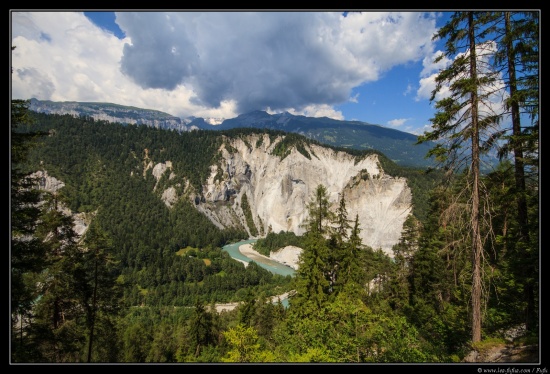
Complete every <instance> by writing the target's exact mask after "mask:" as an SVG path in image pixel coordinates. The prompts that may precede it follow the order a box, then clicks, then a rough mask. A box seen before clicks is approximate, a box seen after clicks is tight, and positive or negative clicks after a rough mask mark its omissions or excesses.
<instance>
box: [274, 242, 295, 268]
mask: <svg viewBox="0 0 550 374" xmlns="http://www.w3.org/2000/svg"><path fill="white" fill-rule="evenodd" d="M301 254H302V248H299V247H295V246H293V245H287V246H286V247H284V248H281V249H279V250H278V251H275V252H271V254H270V255H269V258H270V259H272V260H274V261H277V262H280V263H281V264H284V265H286V266H290V267H291V268H293V269H294V270H298V267H299V261H300V255H301Z"/></svg>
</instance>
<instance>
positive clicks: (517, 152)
mask: <svg viewBox="0 0 550 374" xmlns="http://www.w3.org/2000/svg"><path fill="white" fill-rule="evenodd" d="M504 25H505V30H506V35H511V34H512V29H511V24H510V12H504ZM506 51H507V61H508V79H509V81H510V97H511V98H512V101H511V103H510V109H511V112H512V135H513V141H512V148H513V151H514V177H515V182H516V196H517V208H518V213H517V219H518V225H519V233H520V240H521V241H522V242H523V243H525V244H527V243H529V221H528V215H527V201H526V199H525V169H524V164H523V147H522V141H521V120H520V113H519V103H518V101H517V99H516V98H515V97H516V94H517V79H516V65H515V53H514V51H513V45H512V38H508V39H507V40H506ZM526 271H528V267H524V274H525V273H526ZM526 276H527V274H526ZM524 295H525V299H526V300H527V307H526V310H525V325H526V328H527V329H528V330H529V329H531V324H532V321H533V320H534V318H535V317H534V287H533V286H532V285H531V284H530V283H526V284H525V287H524Z"/></svg>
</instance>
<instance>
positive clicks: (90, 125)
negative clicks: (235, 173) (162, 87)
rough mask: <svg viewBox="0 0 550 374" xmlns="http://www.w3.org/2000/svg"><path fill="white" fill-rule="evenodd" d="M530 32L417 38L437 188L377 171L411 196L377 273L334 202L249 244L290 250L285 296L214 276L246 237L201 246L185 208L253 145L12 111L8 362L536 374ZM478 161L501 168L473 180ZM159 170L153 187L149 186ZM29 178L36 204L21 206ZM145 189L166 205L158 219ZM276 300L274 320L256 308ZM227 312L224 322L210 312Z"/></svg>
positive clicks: (508, 20) (457, 19)
mask: <svg viewBox="0 0 550 374" xmlns="http://www.w3.org/2000/svg"><path fill="white" fill-rule="evenodd" d="M539 28H540V25H539V18H538V14H537V13H536V12H508V11H499V12H478V11H476V12H472V11H468V12H454V13H453V15H452V16H451V17H450V19H449V21H448V23H447V24H446V25H445V26H444V27H442V28H440V29H439V31H438V33H437V34H436V35H435V36H434V37H435V38H441V39H444V40H445V51H444V53H442V54H441V55H440V56H439V57H438V58H437V59H436V61H435V62H436V63H437V62H439V61H440V60H442V59H445V58H447V59H448V60H449V61H450V63H449V64H448V65H446V67H445V68H442V70H441V71H440V72H439V74H438V75H437V77H436V81H435V89H434V91H433V93H432V101H433V102H434V104H435V106H434V108H435V113H434V117H433V118H432V119H431V121H432V123H431V125H432V127H431V130H430V131H427V132H425V133H424V135H423V136H421V137H420V138H419V142H420V143H421V144H431V145H433V147H432V148H431V149H430V150H429V152H428V154H429V156H433V157H435V160H436V161H437V169H438V172H436V173H433V174H432V173H430V174H427V175H425V173H424V171H423V170H412V169H403V168H400V167H398V166H397V165H396V164H394V163H393V162H391V161H390V160H388V159H386V158H385V157H384V156H383V155H381V154H380V155H379V160H380V164H382V166H383V170H385V171H386V172H388V173H391V174H392V175H401V176H405V177H406V178H408V181H409V183H410V185H411V188H412V190H413V194H414V199H413V205H414V207H413V209H412V210H411V214H410V215H408V217H407V218H406V220H405V223H404V225H403V230H402V233H401V237H400V239H399V241H398V242H397V243H396V244H395V245H394V246H393V247H392V249H391V251H392V253H393V256H388V255H386V254H385V253H384V252H383V251H382V250H379V249H376V248H371V247H369V246H367V245H365V243H364V242H363V240H362V239H361V238H362V236H361V235H360V234H361V232H362V230H363V226H362V224H361V222H360V221H359V219H358V217H359V214H356V215H355V216H353V215H350V214H349V213H348V207H347V205H346V198H345V196H344V194H343V193H342V194H339V195H338V203H337V204H336V205H332V204H330V203H329V200H330V199H329V193H328V189H327V186H324V185H323V184H318V185H317V186H316V188H315V189H314V190H313V191H311V194H310V195H311V196H309V201H308V204H307V207H306V210H307V216H306V219H305V220H303V221H302V224H303V229H304V233H303V235H300V236H297V235H295V234H294V233H289V232H278V233H277V232H269V233H266V236H265V238H262V239H260V240H258V249H259V250H260V251H262V253H264V254H267V253H269V251H271V250H273V249H274V248H276V247H279V246H283V245H297V246H298V245H299V246H300V247H301V248H302V252H301V256H300V259H299V263H298V269H297V271H296V273H295V276H286V277H282V276H277V275H274V274H273V273H271V272H269V271H267V270H265V269H264V268H262V267H260V266H259V265H257V264H256V263H254V262H252V263H250V264H248V266H245V265H244V264H242V263H241V262H239V261H236V260H234V259H232V258H231V257H230V256H229V254H228V253H227V252H225V251H223V250H222V248H221V247H222V246H223V245H224V244H226V243H230V242H234V241H235V242H236V241H240V240H241V239H246V236H247V233H246V231H245V230H243V229H240V228H238V227H233V228H231V229H220V228H219V227H218V226H216V225H215V224H214V223H212V221H211V220H209V219H208V218H207V217H206V216H205V215H203V214H201V213H200V212H199V211H198V210H197V209H196V207H195V206H194V205H193V204H195V205H199V203H200V204H202V201H201V198H200V195H195V197H196V198H198V200H199V201H198V202H197V201H196V200H195V199H191V198H187V197H190V196H191V195H186V194H191V193H192V192H193V191H194V192H195V193H197V192H198V191H201V188H202V186H203V182H204V181H205V179H206V178H207V177H208V176H209V175H210V176H211V169H210V168H211V166H212V165H216V163H217V161H219V160H218V157H219V154H220V153H219V152H217V150H219V149H220V146H221V145H222V144H223V145H224V146H226V148H224V149H225V151H226V152H227V154H226V155H229V156H231V155H235V153H231V152H232V151H234V150H232V149H231V147H230V144H229V143H227V144H229V145H227V144H225V143H224V141H226V140H227V139H234V138H239V139H240V140H241V143H245V140H246V136H247V135H249V134H251V133H253V132H254V131H257V130H254V129H246V130H243V129H235V130H231V131H228V132H224V133H219V132H210V131H197V132H188V133H178V132H176V131H167V130H159V129H154V128H149V127H145V126H122V125H121V124H117V123H108V122H104V121H94V120H93V119H92V118H86V117H82V118H74V117H72V116H70V115H47V114H33V113H31V112H30V111H29V108H28V107H29V102H27V101H23V100H12V102H11V180H10V182H11V183H10V213H11V217H10V218H11V222H10V223H11V227H10V233H11V243H10V244H11V247H10V260H11V269H10V270H11V273H10V298H11V299H10V307H11V309H10V316H11V325H10V338H11V339H10V359H11V362H12V363H17V364H22V363H33V364H34V363H206V362H208V363H221V362H228V363H229V362H231V363H235V362H238V363H250V362H271V363H273V362H276V363H299V362H316V363H328V362H335V363H401V364H402V363H471V362H474V363H478V365H481V363H485V362H492V363H502V362H507V363H510V362H513V363H527V364H528V365H527V368H526V369H525V370H531V368H532V367H533V365H540V363H541V362H542V361H543V360H545V359H546V357H545V356H544V354H543V352H542V351H541V350H540V347H541V338H542V336H541V333H540V327H541V323H540V321H541V317H542V315H541V307H540V305H542V303H543V300H541V296H542V294H541V285H540V280H541V269H540V259H541V250H540V243H539V238H540V222H539V220H540V204H539V203H540V197H539V194H540V185H539V177H540V169H539V167H540V160H539V95H540V93H539V85H540V83H539V60H540V56H539V34H538V33H539ZM489 36H491V38H492V39H489ZM484 53H485V54H487V55H485V56H483V54H484ZM487 56H488V58H486V57H487ZM503 77H504V78H503ZM501 83H502V84H501ZM488 88H491V89H490V90H488ZM497 89H501V90H503V91H504V92H503V95H502V97H503V103H501V104H502V105H501V106H498V107H497V106H496V105H494V104H495V103H494V101H491V100H492V99H493V98H494V96H493V94H494V90H497ZM441 92H445V93H448V94H449V95H447V96H446V95H442V96H440V95H438V94H439V93H441ZM487 108H493V109H494V110H492V111H488V110H486V109H487ZM263 131H264V134H267V135H266V136H267V138H265V139H269V137H270V136H273V137H275V136H278V135H281V134H282V133H275V132H270V131H268V130H263ZM262 139H264V138H262ZM310 141H311V140H306V139H305V138H304V137H301V136H298V135H296V134H293V135H292V136H290V135H288V136H285V138H284V141H281V142H279V143H277V145H276V147H274V148H273V154H275V157H278V158H279V159H274V160H273V161H275V162H276V161H278V160H283V159H284V158H285V157H288V155H289V152H290V151H291V150H292V151H294V152H298V153H300V154H302V155H303V156H304V157H305V160H307V159H308V155H309V156H310V157H311V154H310V153H309V152H308V151H307V149H308V148H307V147H306V145H307V144H311V143H307V142H310ZM432 142H434V143H432ZM434 144H435V145H434ZM244 145H245V147H243V150H246V144H244ZM309 149H311V148H309ZM316 149H319V150H320V148H316ZM490 151H493V152H498V153H499V154H500V156H502V157H501V162H500V163H499V164H498V165H497V167H495V168H494V169H490V170H489V171H487V172H484V171H483V168H482V167H481V165H480V163H481V160H482V159H483V156H484V155H487V154H488V152H490ZM271 156H272V155H271ZM363 156H365V154H362V155H361V154H360V155H359V157H358V158H356V159H355V160H357V159H361V157H363ZM302 158H303V157H302ZM168 160H169V161H170V165H171V166H170V168H171V172H170V173H163V174H162V173H161V174H162V175H161V174H159V173H157V171H158V170H157V171H155V169H154V167H153V165H155V163H164V162H167V161H168ZM304 162H305V161H304ZM352 162H353V160H352ZM157 165H159V164H157ZM155 166H156V165H155ZM164 166H166V164H164ZM166 167H167V168H168V166H166ZM38 171H42V172H44V173H47V174H48V175H49V176H51V177H52V178H54V179H49V180H48V181H49V183H50V184H51V185H55V186H56V188H54V189H51V190H45V189H44V188H40V187H44V185H45V184H46V182H45V181H44V179H45V178H43V177H40V175H42V176H44V175H46V174H34V173H35V172H38ZM221 172H222V173H223V170H222V171H221ZM361 173H362V171H361V170H360V174H358V175H359V179H362V177H363V175H364V176H365V178H367V179H368V178H369V175H367V174H368V173H367V174H361ZM37 175H38V178H37V177H36V176H37ZM163 186H164V187H166V186H171V187H173V188H174V189H175V190H176V191H177V195H178V196H181V197H183V198H179V199H177V200H175V201H173V205H170V204H167V203H166V201H165V200H164V196H163V195H162V194H163V192H162V191H163V189H162V188H160V187H163ZM157 187H159V188H157ZM328 187H330V186H328ZM245 196H246V195H245ZM250 202H251V200H249V199H248V198H245V200H244V201H243V200H241V204H243V203H244V204H245V205H246V207H245V208H244V209H243V210H244V211H245V215H246V217H245V218H246V221H245V222H247V224H248V223H250V222H251V221H252V220H254V217H252V216H251V215H250V216H249V214H247V213H246V212H249V211H250V209H249V208H250V206H249V203H250ZM224 203H225V202H224V201H220V202H219V204H224ZM77 213H78V214H79V215H78V219H79V225H80V226H79V227H82V226H84V227H85V230H83V231H79V233H80V234H79V233H77V231H76V230H75V227H76V226H75V222H76V221H75V220H76V217H77V216H76V215H75V214H77ZM241 222H243V221H241ZM79 230H80V229H79ZM287 292H288V295H289V298H288V306H285V305H283V303H282V302H281V301H280V300H279V301H277V302H272V301H271V299H269V297H270V296H273V295H280V294H282V293H287ZM229 301H235V302H239V303H238V306H237V307H236V308H235V309H234V310H231V311H222V312H218V311H217V309H216V308H215V303H219V302H229ZM507 352H508V353H507ZM510 352H513V353H510ZM432 367H433V366H432ZM469 367H470V368H471V369H472V367H471V366H469ZM384 369H385V368H384ZM436 369H438V370H440V369H441V368H439V367H436ZM474 370H475V371H476V372H481V371H482V370H485V369H484V368H483V369H481V368H480V367H479V366H475V369H474ZM499 370H502V369H500V368H499ZM513 370H517V369H513ZM545 370H546V367H545V366H544V365H543V366H542V367H541V368H537V367H533V371H532V372H541V373H544V372H545Z"/></svg>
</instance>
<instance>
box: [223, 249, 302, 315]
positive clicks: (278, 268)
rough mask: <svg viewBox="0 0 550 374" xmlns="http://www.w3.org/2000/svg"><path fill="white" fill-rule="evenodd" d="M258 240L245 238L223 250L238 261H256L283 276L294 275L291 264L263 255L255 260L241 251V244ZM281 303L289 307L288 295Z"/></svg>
mask: <svg viewBox="0 0 550 374" xmlns="http://www.w3.org/2000/svg"><path fill="white" fill-rule="evenodd" d="M256 240H257V239H249V240H243V241H240V242H238V243H234V244H227V245H225V246H223V248H222V250H224V251H226V252H227V253H229V255H230V256H231V257H232V258H234V259H235V260H238V261H241V262H251V261H254V262H256V263H257V264H258V265H260V266H261V267H263V268H264V269H267V270H269V271H270V272H272V273H274V274H279V275H283V276H286V275H290V276H294V275H295V274H296V271H295V270H294V269H293V268H291V267H290V266H286V265H283V264H281V263H280V262H277V261H274V260H270V259H269V258H263V257H258V258H256V259H254V260H253V259H251V258H248V257H246V256H245V255H243V254H242V253H241V251H239V247H240V246H241V245H243V244H252V243H255V242H256ZM285 296H286V295H285ZM281 303H282V304H283V306H284V307H285V308H288V298H286V297H284V298H282V299H281Z"/></svg>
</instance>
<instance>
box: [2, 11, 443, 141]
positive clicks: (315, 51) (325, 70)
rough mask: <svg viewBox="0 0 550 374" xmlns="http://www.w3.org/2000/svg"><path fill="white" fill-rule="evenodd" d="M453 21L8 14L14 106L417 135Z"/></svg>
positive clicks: (322, 15)
mask: <svg viewBox="0 0 550 374" xmlns="http://www.w3.org/2000/svg"><path fill="white" fill-rule="evenodd" d="M449 16H450V13H448V12H420V11H405V12H395V11H392V12H379V11H363V12H350V13H343V12H339V11H330V12H329V11H299V12H298V11H290V12H276V11H260V12H243V11H229V12H215V11H205V12H199V11H177V12H157V11H153V12H129V11H123V12H73V11H59V10H55V11H27V10H21V11H17V10H12V11H11V12H10V17H11V42H12V46H15V49H14V50H12V55H11V66H12V68H13V72H12V74H11V78H12V82H11V83H12V84H11V96H12V99H30V98H37V99H39V100H52V101H80V102H108V103H114V104H120V105H128V106H134V107H139V108H145V109H154V110H160V111H162V112H166V113H169V114H171V115H174V116H177V117H180V118H188V117H190V116H194V117H203V118H212V119H213V120H212V123H215V122H216V121H217V122H221V120H222V119H227V118H234V117H236V116H238V115H239V114H242V113H247V112H250V111H253V110H265V111H267V112H268V113H272V114H273V113H280V112H283V111H288V112H290V113H292V114H296V115H306V116H310V117H323V116H326V117H330V118H334V119H339V120H357V121H362V122H367V123H370V124H377V125H382V126H385V127H390V128H394V129H397V130H400V131H405V132H408V133H412V134H416V135H420V134H422V133H424V131H429V129H430V118H432V117H433V115H434V113H435V110H434V103H432V102H430V95H431V92H432V90H433V88H434V87H435V84H434V78H435V76H436V74H437V72H438V71H439V69H441V68H443V67H444V64H445V63H448V61H447V60H446V59H443V60H442V61H441V62H440V63H439V64H437V65H436V64H434V63H433V61H434V58H435V56H436V55H437V54H438V53H441V51H442V49H443V42H442V41H437V40H435V41H434V40H432V37H433V35H434V33H435V32H436V31H437V29H438V28H439V27H441V26H442V25H443V24H444V23H445V22H446V21H447V20H448V17H449Z"/></svg>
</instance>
